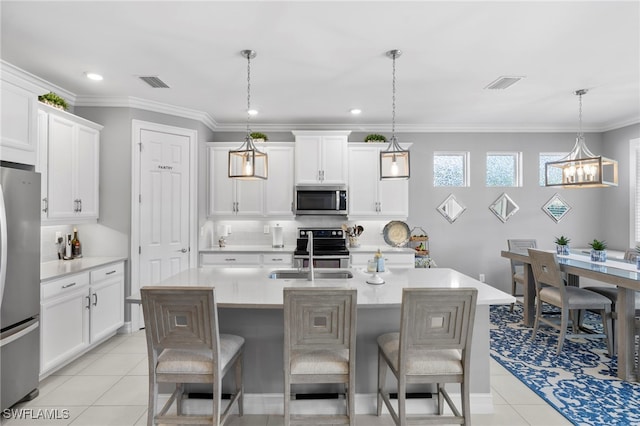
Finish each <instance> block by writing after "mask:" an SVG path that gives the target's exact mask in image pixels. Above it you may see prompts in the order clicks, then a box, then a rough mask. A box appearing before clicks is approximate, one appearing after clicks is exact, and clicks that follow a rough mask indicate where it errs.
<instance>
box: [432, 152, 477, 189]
mask: <svg viewBox="0 0 640 426" xmlns="http://www.w3.org/2000/svg"><path fill="white" fill-rule="evenodd" d="M436 157H461V158H462V163H463V164H462V180H463V183H462V185H437V184H436ZM470 159H471V153H470V152H469V151H436V152H434V153H433V187H434V188H468V187H470V186H471V182H470V176H469V175H470V173H469V164H470V163H471V161H470Z"/></svg>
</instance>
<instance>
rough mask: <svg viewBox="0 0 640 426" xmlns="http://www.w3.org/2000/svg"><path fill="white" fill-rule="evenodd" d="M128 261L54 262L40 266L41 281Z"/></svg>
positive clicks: (83, 259) (101, 258) (78, 260)
mask: <svg viewBox="0 0 640 426" xmlns="http://www.w3.org/2000/svg"><path fill="white" fill-rule="evenodd" d="M123 260H127V258H126V257H82V258H80V259H71V260H52V261H50V262H43V263H41V264H40V281H47V280H51V279H55V278H60V277H63V276H65V275H70V274H76V273H78V272H82V271H86V270H88V269H93V268H97V267H100V266H103V265H108V264H110V263H114V262H122V261H123Z"/></svg>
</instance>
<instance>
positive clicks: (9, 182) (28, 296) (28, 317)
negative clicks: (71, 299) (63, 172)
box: [0, 162, 40, 410]
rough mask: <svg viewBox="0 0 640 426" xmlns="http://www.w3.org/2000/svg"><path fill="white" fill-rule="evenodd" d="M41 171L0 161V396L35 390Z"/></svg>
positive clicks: (9, 398) (16, 397) (24, 395)
mask: <svg viewBox="0 0 640 426" xmlns="http://www.w3.org/2000/svg"><path fill="white" fill-rule="evenodd" d="M39 320H40V174H39V173H36V172H34V171H33V167H32V166H23V165H19V164H14V163H5V162H0V369H1V371H0V381H1V382H2V383H1V389H0V402H1V404H2V407H0V408H1V409H2V410H4V409H6V408H8V407H11V406H12V405H14V404H15V403H16V402H18V401H20V400H22V399H30V398H34V397H35V396H37V394H38V384H39V379H38V378H39V370H40V321H39Z"/></svg>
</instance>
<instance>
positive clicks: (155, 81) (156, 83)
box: [138, 75, 169, 89]
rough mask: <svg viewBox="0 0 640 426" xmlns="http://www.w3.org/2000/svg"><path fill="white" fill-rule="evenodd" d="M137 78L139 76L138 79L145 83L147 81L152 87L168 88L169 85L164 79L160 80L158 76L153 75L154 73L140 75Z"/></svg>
mask: <svg viewBox="0 0 640 426" xmlns="http://www.w3.org/2000/svg"><path fill="white" fill-rule="evenodd" d="M138 78H140V80H142V81H144V82H145V83H147V84H148V85H149V86H151V87H153V88H154V89H168V88H169V85H168V84H167V83H165V82H164V81H162V80H160V77H158V76H155V75H150V76H140V77H138Z"/></svg>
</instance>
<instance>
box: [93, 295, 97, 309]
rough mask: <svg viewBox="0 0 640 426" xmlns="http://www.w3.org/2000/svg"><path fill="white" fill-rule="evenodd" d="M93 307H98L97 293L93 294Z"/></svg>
mask: <svg viewBox="0 0 640 426" xmlns="http://www.w3.org/2000/svg"><path fill="white" fill-rule="evenodd" d="M93 306H98V293H93Z"/></svg>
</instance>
